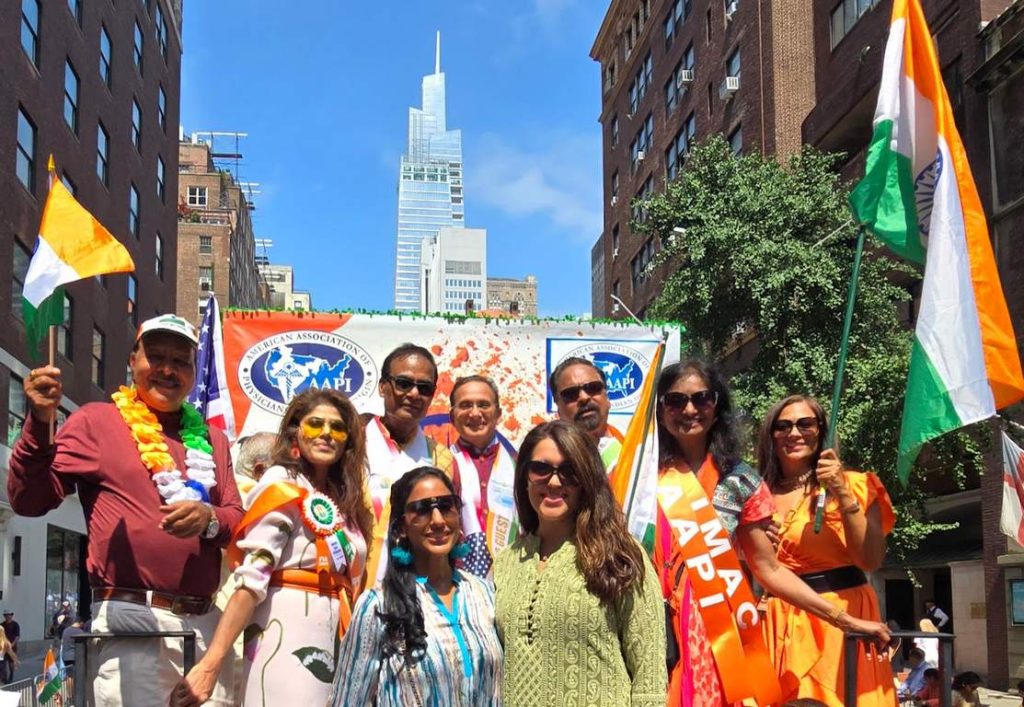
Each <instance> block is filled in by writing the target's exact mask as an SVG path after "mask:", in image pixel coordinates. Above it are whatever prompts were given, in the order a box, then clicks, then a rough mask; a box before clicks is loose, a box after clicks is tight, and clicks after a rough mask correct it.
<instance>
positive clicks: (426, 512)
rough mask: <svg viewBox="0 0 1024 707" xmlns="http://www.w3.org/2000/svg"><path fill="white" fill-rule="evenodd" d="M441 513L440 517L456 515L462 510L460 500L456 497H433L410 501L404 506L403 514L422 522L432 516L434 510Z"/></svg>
mask: <svg viewBox="0 0 1024 707" xmlns="http://www.w3.org/2000/svg"><path fill="white" fill-rule="evenodd" d="M435 508H436V509H437V510H439V511H441V515H443V516H445V517H446V518H447V517H450V516H452V515H458V512H459V511H460V510H462V499H461V498H459V497H458V496H454V495H451V494H449V495H447V496H434V497H433V498H421V499H420V500H418V501H411V502H409V503H407V504H405V512H406V513H409V514H412V515H414V516H416V520H418V521H424V520H427V519H429V518H430V516H432V515H433V514H434V509H435Z"/></svg>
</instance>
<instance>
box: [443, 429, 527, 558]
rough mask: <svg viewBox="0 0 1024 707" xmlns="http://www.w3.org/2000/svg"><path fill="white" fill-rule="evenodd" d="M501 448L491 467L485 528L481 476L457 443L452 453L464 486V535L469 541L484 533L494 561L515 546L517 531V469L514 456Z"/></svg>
mask: <svg viewBox="0 0 1024 707" xmlns="http://www.w3.org/2000/svg"><path fill="white" fill-rule="evenodd" d="M494 444H496V445H498V450H497V453H496V455H495V457H494V466H493V467H491V477H490V480H489V481H488V483H487V517H486V518H483V519H482V520H483V523H484V527H482V528H481V527H480V521H481V518H480V505H481V501H480V475H479V474H478V473H477V470H476V464H474V463H473V459H472V457H470V456H469V453H468V452H466V450H465V449H463V448H462V447H460V446H459V444H458V442H456V443H455V444H453V445H452V446H451V447H450V449H451V452H452V454H453V455H454V457H455V463H456V464H457V465H458V467H459V481H460V484H461V485H462V489H461V491H462V504H463V509H464V510H463V513H462V534H463V535H465V536H466V537H469V536H470V535H473V534H474V533H479V532H483V533H485V535H486V538H487V550H488V551H489V552H490V553H491V557H492V558H494V557H495V556H496V555H497V554H498V553H499V552H500V551H501V550H504V549H505V548H506V547H508V546H509V545H511V544H512V541H513V540H515V537H516V533H517V531H518V520H517V516H516V507H515V496H514V494H513V482H514V480H515V474H516V466H515V461H514V460H513V459H512V455H511V454H510V453H509V451H508V450H507V449H505V448H504V446H503V445H502V444H501V442H500V441H495V442H494Z"/></svg>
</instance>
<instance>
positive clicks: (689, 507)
mask: <svg viewBox="0 0 1024 707" xmlns="http://www.w3.org/2000/svg"><path fill="white" fill-rule="evenodd" d="M700 475H701V476H700V478H698V476H697V474H693V473H680V474H674V475H673V477H672V479H671V481H670V482H669V483H665V482H666V481H669V480H667V479H666V480H663V482H662V483H661V484H659V489H658V498H659V504H660V508H659V513H658V516H659V518H658V533H657V535H658V537H657V539H656V542H655V550H654V555H655V557H654V559H655V566H656V567H658V568H662V572H663V575H662V579H663V583H664V584H665V587H664V588H665V589H666V594H667V595H670V596H671V603H672V604H673V608H674V609H675V611H674V624H676V625H675V626H674V629H675V630H676V634H677V636H681V637H682V638H683V639H684V640H685V637H686V635H687V631H686V624H685V623H684V622H683V618H684V617H685V616H686V615H687V613H686V611H685V609H686V608H687V607H681V603H682V602H683V601H686V600H687V597H686V592H685V591H684V585H685V584H686V583H689V589H690V591H691V592H692V596H693V599H694V603H695V604H696V605H697V607H698V611H699V612H700V616H701V619H702V620H703V623H704V626H705V628H706V629H707V633H708V638H709V639H710V640H711V651H712V654H713V655H714V658H715V665H716V667H717V668H718V676H719V680H720V681H721V684H722V689H723V691H724V693H725V697H726V700H727V701H728V702H730V703H732V702H740V701H742V700H744V699H751V698H752V699H754V700H756V702H757V704H761V705H767V704H772V703H774V702H777V701H778V700H779V699H781V696H782V695H781V690H780V689H779V682H778V678H777V677H776V675H775V668H774V666H773V665H772V662H771V659H770V658H769V655H768V651H767V649H766V648H765V645H764V640H763V638H762V636H761V626H760V615H759V614H758V611H757V601H756V600H755V599H754V594H753V592H752V591H751V589H750V585H749V584H748V583H747V580H746V578H745V577H744V575H743V570H742V568H741V566H740V560H739V557H738V556H737V554H736V551H735V550H734V549H733V547H732V543H731V542H730V538H729V533H728V531H727V530H726V529H725V528H724V527H723V525H722V521H721V519H719V517H718V513H717V512H716V511H715V508H714V506H712V505H711V501H710V500H709V492H708V490H707V489H708V487H709V486H710V490H711V493H713V491H714V488H715V484H716V483H717V480H718V470H717V468H715V466H714V465H713V464H705V465H704V466H703V467H702V468H701V470H700ZM680 609H683V610H680ZM681 662H682V661H681ZM679 669H681V668H680V667H679V666H677V668H676V670H679ZM673 674H675V672H673ZM673 684H674V683H673ZM673 692H675V690H673ZM684 703H685V700H684V701H681V699H680V696H679V695H678V694H670V695H669V704H670V705H678V704H684Z"/></svg>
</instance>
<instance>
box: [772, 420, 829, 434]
mask: <svg viewBox="0 0 1024 707" xmlns="http://www.w3.org/2000/svg"><path fill="white" fill-rule="evenodd" d="M793 427H796V428H797V430H799V431H800V432H813V431H815V430H817V429H818V418H816V417H801V418H800V419H799V420H797V421H796V422H794V421H793V420H776V421H775V422H773V423H772V432H778V433H779V434H786V435H788V434H789V433H790V432H792V431H793Z"/></svg>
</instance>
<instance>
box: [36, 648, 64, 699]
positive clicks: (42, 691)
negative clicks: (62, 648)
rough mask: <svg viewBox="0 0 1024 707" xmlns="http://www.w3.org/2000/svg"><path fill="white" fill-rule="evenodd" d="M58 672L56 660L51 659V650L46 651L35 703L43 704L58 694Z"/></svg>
mask: <svg viewBox="0 0 1024 707" xmlns="http://www.w3.org/2000/svg"><path fill="white" fill-rule="evenodd" d="M60 683H61V680H60V670H59V669H58V668H57V660H56V658H54V657H53V649H52V648H49V649H47V651H46V658H44V659H43V678H42V680H40V681H39V684H38V687H37V688H36V701H38V702H39V704H45V703H46V702H47V701H49V700H50V699H51V698H52V697H53V696H54V695H56V694H57V693H59V692H60Z"/></svg>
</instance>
